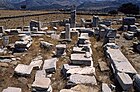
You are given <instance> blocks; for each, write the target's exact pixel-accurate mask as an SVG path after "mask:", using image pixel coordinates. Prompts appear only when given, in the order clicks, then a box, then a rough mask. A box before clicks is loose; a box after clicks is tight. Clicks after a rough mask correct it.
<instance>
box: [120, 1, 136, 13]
mask: <svg viewBox="0 0 140 92" xmlns="http://www.w3.org/2000/svg"><path fill="white" fill-rule="evenodd" d="M118 11H120V12H122V13H124V14H139V6H137V5H136V4H132V3H126V4H122V5H121V6H120V7H119V8H118Z"/></svg>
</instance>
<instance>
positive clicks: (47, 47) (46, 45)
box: [40, 41, 53, 50]
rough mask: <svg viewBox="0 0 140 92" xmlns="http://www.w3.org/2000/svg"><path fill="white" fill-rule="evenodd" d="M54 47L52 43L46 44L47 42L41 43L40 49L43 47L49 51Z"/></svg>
mask: <svg viewBox="0 0 140 92" xmlns="http://www.w3.org/2000/svg"><path fill="white" fill-rule="evenodd" d="M52 46H53V44H51V43H48V42H45V41H41V42H40V47H42V48H44V49H45V48H46V49H47V50H49V49H51V48H52Z"/></svg>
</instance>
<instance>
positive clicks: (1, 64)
mask: <svg viewBox="0 0 140 92" xmlns="http://www.w3.org/2000/svg"><path fill="white" fill-rule="evenodd" d="M0 67H6V68H7V67H9V65H8V64H7V63H0Z"/></svg>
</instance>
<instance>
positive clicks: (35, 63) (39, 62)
mask: <svg viewBox="0 0 140 92" xmlns="http://www.w3.org/2000/svg"><path fill="white" fill-rule="evenodd" d="M42 64H43V61H42V60H36V61H34V60H33V61H32V62H31V63H30V65H29V66H31V67H33V68H35V69H40V68H41V65H42Z"/></svg>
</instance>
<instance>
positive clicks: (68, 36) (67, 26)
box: [65, 23, 71, 40]
mask: <svg viewBox="0 0 140 92" xmlns="http://www.w3.org/2000/svg"><path fill="white" fill-rule="evenodd" d="M65 29H66V32H65V39H66V40H70V39H71V36H70V24H69V23H67V24H66V26H65Z"/></svg>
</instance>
